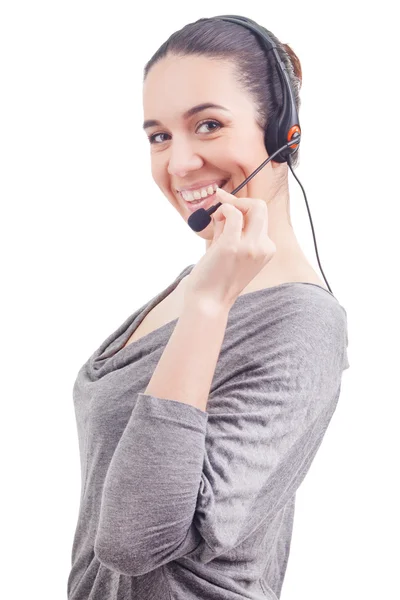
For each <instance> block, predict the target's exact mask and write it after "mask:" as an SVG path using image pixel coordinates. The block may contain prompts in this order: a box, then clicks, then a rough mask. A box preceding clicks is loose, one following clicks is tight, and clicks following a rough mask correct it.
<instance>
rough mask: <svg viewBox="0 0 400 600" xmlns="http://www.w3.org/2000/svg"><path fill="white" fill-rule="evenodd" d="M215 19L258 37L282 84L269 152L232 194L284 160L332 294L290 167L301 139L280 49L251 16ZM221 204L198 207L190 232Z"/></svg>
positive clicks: (269, 135)
mask: <svg viewBox="0 0 400 600" xmlns="http://www.w3.org/2000/svg"><path fill="white" fill-rule="evenodd" d="M212 18H213V19H216V20H222V21H227V22H229V23H235V24H236V25H241V26H242V27H245V28H246V29H248V30H249V31H251V32H252V33H253V35H254V36H255V37H256V38H257V40H258V42H259V44H260V45H261V47H262V49H263V51H264V52H265V56H266V57H267V54H268V53H271V56H272V55H273V56H274V60H273V61H271V62H270V63H269V64H268V69H272V68H274V67H275V68H276V72H277V74H278V77H279V80H280V83H281V87H282V105H281V107H280V110H279V113H278V114H277V116H275V117H274V118H273V119H270V120H269V122H268V124H267V127H266V130H265V134H264V144H265V148H266V150H267V153H268V158H267V160H265V161H264V162H263V163H262V164H261V165H260V166H259V167H258V169H256V170H255V171H254V173H252V174H251V175H250V176H249V177H247V179H245V180H244V181H243V183H241V184H240V185H239V186H238V187H237V188H236V189H235V190H233V192H230V193H231V194H233V195H234V194H236V193H237V192H238V191H239V190H240V189H242V187H243V186H244V185H246V183H247V182H248V181H250V179H251V178H252V177H254V175H256V174H257V173H258V171H259V170H260V169H262V168H263V167H265V165H266V164H268V162H269V161H270V160H272V159H273V158H274V157H275V159H274V161H275V162H277V163H283V162H287V164H288V166H289V168H290V170H291V172H292V175H293V177H294V178H295V179H296V181H297V182H298V184H299V185H300V187H301V189H302V191H303V194H304V199H305V201H306V206H307V211H308V216H309V218H310V223H311V230H312V234H313V238H314V246H315V252H316V255H317V260H318V265H319V268H320V269H321V273H322V275H323V277H324V279H325V283H326V285H327V287H328V290H329V291H330V293H331V294H332V295H333V292H332V290H331V288H330V286H329V283H328V282H327V280H326V277H325V274H324V272H323V270H322V267H321V263H320V261H319V256H318V249H317V242H316V241H315V234H314V227H313V222H312V218H311V213H310V209H309V208H308V202H307V196H306V193H305V191H304V188H303V186H302V185H301V183H300V181H299V180H298V178H297V177H296V175H295V173H294V171H293V169H292V157H291V155H292V154H294V153H295V152H297V150H298V149H299V144H300V138H301V129H300V123H299V115H298V114H297V107H296V102H295V96H294V93H293V90H292V86H291V83H290V78H289V75H288V72H287V68H286V64H285V63H284V62H283V61H282V59H281V57H280V55H279V52H278V50H277V47H276V43H275V42H274V40H273V39H272V38H270V36H269V34H268V31H267V30H266V29H265V28H264V27H261V26H260V25H258V23H256V22H255V21H253V20H252V19H248V18H246V17H242V16H239V15H219V16H218V17H212ZM220 206H221V202H218V203H217V204H215V206H211V207H210V208H209V209H208V210H205V209H204V208H199V209H198V210H196V212H194V213H192V214H191V215H190V217H189V219H188V225H189V227H191V229H193V231H202V230H203V229H205V227H207V225H208V224H209V223H210V221H211V218H210V215H212V213H213V212H215V211H216V210H217V209H218V208H219V207H220Z"/></svg>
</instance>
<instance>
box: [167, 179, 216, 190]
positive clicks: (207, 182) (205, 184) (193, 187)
mask: <svg viewBox="0 0 400 600" xmlns="http://www.w3.org/2000/svg"><path fill="white" fill-rule="evenodd" d="M224 181H225V179H207V180H204V181H198V182H197V183H194V184H193V185H188V186H185V187H181V188H176V191H177V192H179V193H181V192H183V191H190V190H198V189H199V188H202V187H208V186H209V185H213V184H214V183H223V182H224Z"/></svg>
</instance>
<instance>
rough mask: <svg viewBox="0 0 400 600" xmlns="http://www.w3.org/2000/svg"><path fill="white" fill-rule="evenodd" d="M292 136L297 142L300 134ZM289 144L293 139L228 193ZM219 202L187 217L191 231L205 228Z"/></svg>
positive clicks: (246, 180)
mask: <svg viewBox="0 0 400 600" xmlns="http://www.w3.org/2000/svg"><path fill="white" fill-rule="evenodd" d="M293 138H294V139H296V140H297V141H298V142H300V138H301V135H300V134H299V133H297V132H295V133H294V135H293ZM291 144H293V140H292V141H290V142H287V144H285V145H284V146H282V147H281V148H279V150H277V151H276V152H274V154H272V156H269V157H268V158H267V159H266V160H264V162H263V163H261V165H260V166H259V167H258V168H257V169H256V170H255V171H253V173H252V174H251V175H249V177H247V178H246V179H245V180H244V181H243V183H241V184H240V185H239V186H238V187H237V188H235V189H234V190H233V191H232V192H229V193H230V194H232V195H235V194H237V192H238V191H239V190H241V189H242V187H243V186H244V185H246V183H247V182H248V181H250V179H252V178H253V177H254V175H257V173H258V172H259V171H261V169H262V168H263V167H265V165H266V164H268V163H269V161H270V160H272V159H273V158H274V156H275V154H278V152H280V151H281V150H283V149H284V148H286V146H290V145H291ZM221 204H222V202H217V204H214V206H210V208H207V209H206V208H199V209H198V210H196V211H195V212H194V213H192V214H191V215H190V217H189V219H188V222H187V223H188V225H189V227H190V228H191V229H193V231H196V232H199V231H203V229H205V228H206V227H207V225H208V224H209V223H210V222H211V217H210V215H212V214H213V212H215V211H216V210H217V209H218V208H219V207H220V206H221Z"/></svg>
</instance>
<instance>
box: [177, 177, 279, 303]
mask: <svg viewBox="0 0 400 600" xmlns="http://www.w3.org/2000/svg"><path fill="white" fill-rule="evenodd" d="M216 199H217V200H218V202H221V203H222V204H221V206H220V207H219V208H218V209H217V210H216V211H215V212H214V213H213V214H212V215H211V217H212V219H213V224H214V225H213V226H214V235H213V240H212V243H211V245H210V247H209V248H208V250H207V252H206V253H205V254H204V256H202V258H201V259H200V260H199V261H198V263H197V264H196V265H195V267H194V268H193V269H192V271H191V273H190V275H188V280H187V284H186V288H185V302H186V301H187V302H190V303H192V302H201V303H202V304H204V305H205V306H212V307H216V308H217V309H219V308H220V307H227V308H228V309H230V308H231V306H232V305H233V304H234V302H235V300H236V298H237V297H238V296H239V295H240V293H241V292H242V291H243V290H244V288H245V287H246V286H247V285H248V284H249V283H250V282H251V281H252V280H253V279H254V277H255V276H256V275H257V274H258V273H259V272H260V271H261V269H262V268H263V267H264V266H265V265H266V264H267V263H268V262H269V261H270V260H271V259H272V258H273V256H274V254H275V252H276V246H275V243H274V242H273V241H272V240H271V238H270V237H269V236H268V207H267V203H266V202H265V200H262V199H258V198H236V196H234V195H233V194H229V193H228V192H226V191H225V190H222V189H220V188H217V193H216Z"/></svg>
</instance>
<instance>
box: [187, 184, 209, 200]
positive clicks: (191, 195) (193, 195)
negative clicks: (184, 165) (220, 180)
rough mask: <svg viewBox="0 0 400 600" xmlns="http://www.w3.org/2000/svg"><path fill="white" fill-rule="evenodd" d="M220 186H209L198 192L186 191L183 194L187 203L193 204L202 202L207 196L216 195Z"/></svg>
mask: <svg viewBox="0 0 400 600" xmlns="http://www.w3.org/2000/svg"><path fill="white" fill-rule="evenodd" d="M217 187H218V184H216V183H214V184H213V185H209V186H208V187H204V188H201V189H199V190H196V191H188V190H186V191H184V192H181V193H182V197H183V199H184V200H186V202H193V201H194V200H201V199H202V198H207V196H211V195H212V194H214V192H215V190H216V189H217Z"/></svg>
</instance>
